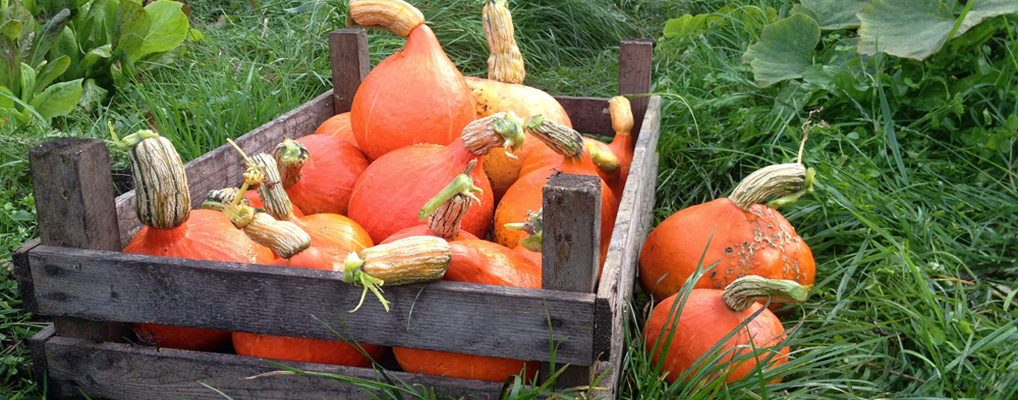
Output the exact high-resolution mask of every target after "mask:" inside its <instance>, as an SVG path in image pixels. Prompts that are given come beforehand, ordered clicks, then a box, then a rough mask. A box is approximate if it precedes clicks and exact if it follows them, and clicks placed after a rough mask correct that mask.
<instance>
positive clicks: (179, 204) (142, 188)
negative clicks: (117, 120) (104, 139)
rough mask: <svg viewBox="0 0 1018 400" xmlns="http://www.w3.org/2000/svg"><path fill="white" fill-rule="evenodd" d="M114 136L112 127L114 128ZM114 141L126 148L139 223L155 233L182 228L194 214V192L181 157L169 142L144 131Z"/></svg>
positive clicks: (114, 136) (157, 135)
mask: <svg viewBox="0 0 1018 400" xmlns="http://www.w3.org/2000/svg"><path fill="white" fill-rule="evenodd" d="M111 132H112V127H111ZM113 140H114V142H116V143H117V144H118V145H119V146H121V147H124V148H127V149H128V150H127V157H128V158H129V159H130V160H131V168H132V170H133V174H134V190H135V200H134V211H135V214H137V215H138V220H139V221H141V223H142V224H145V225H146V226H149V227H152V228H156V229H170V228H174V227H177V226H180V225H182V224H183V223H184V222H185V221H187V218H188V216H190V214H191V192H190V191H189V190H188V187H187V174H186V173H185V172H184V162H183V161H181V160H180V155H178V154H177V150H176V149H175V148H174V147H173V143H170V141H169V140H167V139H166V138H164V137H162V136H159V134H157V133H155V132H152V131H149V130H141V131H138V132H135V133H133V134H130V135H128V136H126V137H124V139H122V140H121V139H119V138H117V137H116V134H114V135H113Z"/></svg>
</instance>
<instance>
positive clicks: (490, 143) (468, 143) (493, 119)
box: [460, 111, 525, 159]
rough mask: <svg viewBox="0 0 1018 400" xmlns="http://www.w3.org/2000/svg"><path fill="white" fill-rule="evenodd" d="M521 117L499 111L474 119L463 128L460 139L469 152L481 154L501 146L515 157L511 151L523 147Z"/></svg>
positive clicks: (510, 155)
mask: <svg viewBox="0 0 1018 400" xmlns="http://www.w3.org/2000/svg"><path fill="white" fill-rule="evenodd" d="M524 137H525V135H524V134H523V119H521V118H520V117H518V116H516V113H514V112H512V111H509V112H508V113H505V112H500V113H495V114H492V115H489V116H487V117H484V118H481V119H478V120H474V121H473V122H471V123H469V124H467V126H466V127H464V128H463V132H462V133H461V134H460V139H461V140H462V141H463V147H465V148H466V149H467V151H469V152H470V154H473V155H477V156H483V155H486V154H488V153H489V152H491V151H492V150H494V149H496V148H499V147H503V148H505V152H506V155H508V156H509V157H511V158H513V159H515V158H516V156H514V155H512V153H511V152H512V151H516V150H519V149H520V147H523V139H524Z"/></svg>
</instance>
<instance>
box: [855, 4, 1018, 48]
mask: <svg viewBox="0 0 1018 400" xmlns="http://www.w3.org/2000/svg"><path fill="white" fill-rule="evenodd" d="M971 1H974V3H973V4H972V7H971V9H970V10H969V12H968V14H967V15H966V16H965V19H963V20H962V21H961V23H960V24H958V30H957V31H956V32H955V37H957V36H960V35H961V34H963V33H965V32H966V31H968V30H969V29H971V28H972V27H974V26H976V25H978V24H979V23H980V22H982V21H983V20H984V19H986V18H991V17H995V16H998V15H1004V14H1011V13H1014V12H1016V10H1018V1H1016V0H971ZM857 15H858V17H859V20H860V21H862V24H861V25H860V27H859V45H858V51H859V53H862V54H868V55H874V54H876V52H877V51H881V52H884V53H887V54H890V55H893V56H898V57H902V58H910V59H913V60H919V61H922V60H924V59H926V57H929V56H930V55H932V54H934V53H936V52H937V51H938V50H940V49H941V48H942V47H943V46H944V43H946V42H947V39H948V36H950V35H951V31H952V30H954V27H955V24H956V22H957V20H958V17H957V16H955V15H954V14H953V13H951V10H950V9H949V8H948V7H947V6H946V5H945V4H944V3H943V2H941V1H939V0H873V2H872V3H870V5H868V6H866V8H864V9H863V10H862V12H860V13H859V14H857Z"/></svg>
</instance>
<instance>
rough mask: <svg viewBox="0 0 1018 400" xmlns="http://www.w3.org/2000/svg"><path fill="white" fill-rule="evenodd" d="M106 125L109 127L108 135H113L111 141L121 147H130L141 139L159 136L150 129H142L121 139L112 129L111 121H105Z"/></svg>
mask: <svg viewBox="0 0 1018 400" xmlns="http://www.w3.org/2000/svg"><path fill="white" fill-rule="evenodd" d="M106 124H107V126H109V128H110V136H113V143H114V144H116V145H117V147H119V148H121V149H131V148H134V146H137V145H138V143H141V141H142V140H145V139H148V138H154V137H159V134H158V133H155V132H153V131H150V130H148V129H142V130H139V131H137V132H135V133H132V134H130V135H127V136H124V138H123V139H121V138H119V137H117V132H116V131H114V130H113V122H110V121H107V122H106Z"/></svg>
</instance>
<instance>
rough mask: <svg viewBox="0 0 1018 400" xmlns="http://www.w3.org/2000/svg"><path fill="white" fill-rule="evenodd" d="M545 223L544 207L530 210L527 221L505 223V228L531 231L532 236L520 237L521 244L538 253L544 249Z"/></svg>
mask: <svg viewBox="0 0 1018 400" xmlns="http://www.w3.org/2000/svg"><path fill="white" fill-rule="evenodd" d="M543 223H544V209H543V208H542V209H540V210H537V212H534V211H528V212H527V216H526V222H519V223H513V224H505V228H506V229H508V230H511V231H524V232H526V233H529V234H530V236H528V237H526V238H523V239H520V245H521V246H523V247H524V248H526V249H527V250H530V251H536V252H538V253H540V252H541V250H542V249H543V247H542V243H543V241H544V235H543V234H544V230H543V228H542V227H541V225H542V224H543Z"/></svg>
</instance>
